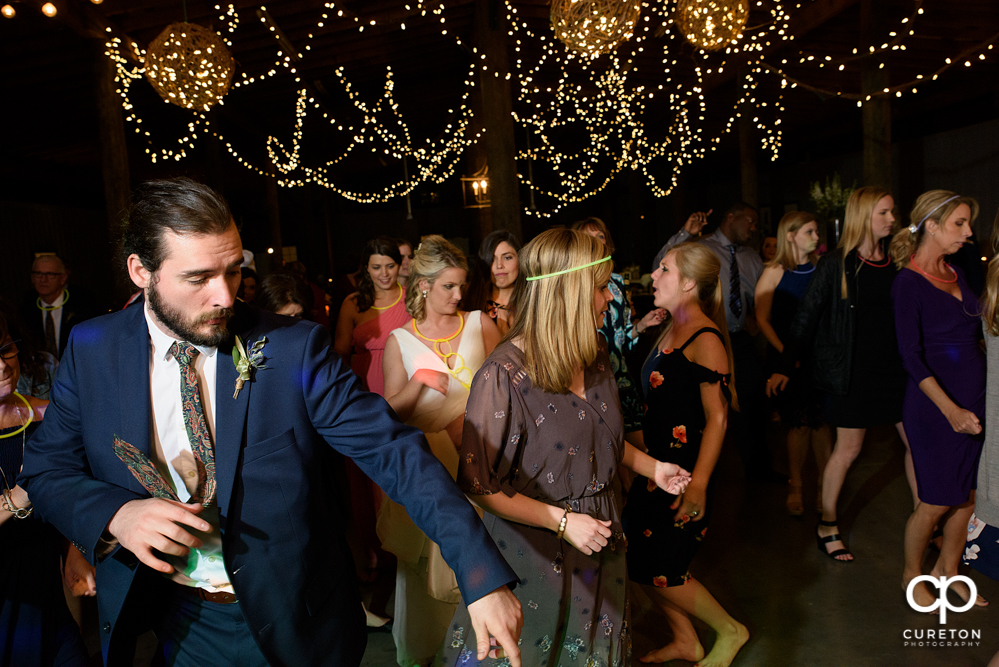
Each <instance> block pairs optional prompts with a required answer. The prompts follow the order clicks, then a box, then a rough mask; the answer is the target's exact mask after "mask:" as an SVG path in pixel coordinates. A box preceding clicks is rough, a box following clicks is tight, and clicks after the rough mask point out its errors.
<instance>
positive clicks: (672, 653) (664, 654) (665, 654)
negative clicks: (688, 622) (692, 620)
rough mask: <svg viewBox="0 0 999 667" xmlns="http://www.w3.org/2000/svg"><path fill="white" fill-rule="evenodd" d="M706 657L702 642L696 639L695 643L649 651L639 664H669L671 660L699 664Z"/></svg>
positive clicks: (667, 646) (678, 643) (668, 645)
mask: <svg viewBox="0 0 999 667" xmlns="http://www.w3.org/2000/svg"><path fill="white" fill-rule="evenodd" d="M703 657H704V647H703V646H701V642H699V641H697V638H696V637H695V638H694V641H693V642H684V643H683V644H681V643H680V642H676V641H674V642H672V643H670V644H667V645H666V646H663V647H662V648H661V649H658V650H655V651H649V652H648V653H646V654H645V655H643V656H642V657H641V658H639V659H638V661H639V662H644V663H653V664H661V663H664V662H669V661H670V660H686V661H687V662H697V661H698V660H700V659H701V658H703Z"/></svg>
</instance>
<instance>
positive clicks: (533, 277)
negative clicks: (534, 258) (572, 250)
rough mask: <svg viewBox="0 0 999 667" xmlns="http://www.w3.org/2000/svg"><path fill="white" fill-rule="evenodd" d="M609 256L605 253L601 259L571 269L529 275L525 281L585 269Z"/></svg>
mask: <svg viewBox="0 0 999 667" xmlns="http://www.w3.org/2000/svg"><path fill="white" fill-rule="evenodd" d="M610 258H611V256H610V255H607V256H606V257H604V258H603V259H598V260H597V261H595V262H590V263H589V264H583V265H581V266H574V267H572V268H571V269H563V270H561V271H556V272H555V273H546V274H545V275H543V276H531V277H530V278H528V279H527V282H531V281H532V280H541V279H542V278H552V277H554V276H560V275H562V274H563V273H572V272H573V271H579V270H580V269H585V268H586V267H588V266H594V265H595V264H602V263H603V262H606V261H607V260H609V259H610Z"/></svg>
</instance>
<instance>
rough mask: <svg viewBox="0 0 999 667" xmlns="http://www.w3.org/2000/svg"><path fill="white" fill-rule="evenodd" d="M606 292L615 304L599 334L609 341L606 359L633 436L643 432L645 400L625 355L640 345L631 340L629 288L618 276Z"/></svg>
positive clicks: (626, 428)
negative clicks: (627, 292) (635, 432)
mask: <svg viewBox="0 0 999 667" xmlns="http://www.w3.org/2000/svg"><path fill="white" fill-rule="evenodd" d="M607 289H608V290H609V291H610V293H611V296H613V297H614V300H613V301H610V302H609V303H608V304H607V312H606V313H604V324H603V326H602V327H600V333H602V334H603V335H604V338H605V339H607V356H608V357H610V364H611V370H613V371H614V379H615V380H616V381H617V388H618V394H619V396H620V398H621V411H622V412H623V413H624V432H625V433H631V432H632V431H638V430H641V428H642V413H643V412H644V408H643V405H642V396H641V394H640V393H639V391H638V387H636V386H635V383H634V382H633V381H632V379H631V373H629V372H628V364H627V362H625V360H624V355H625V353H626V352H630V351H631V350H632V349H633V348H634V347H635V344H636V343H637V342H638V337H637V336H635V337H634V338H632V336H631V330H632V329H633V328H634V325H633V324H632V323H631V308H630V307H629V306H628V297H627V296H626V294H625V293H626V291H627V289H628V288H627V286H626V285H625V284H624V278H622V277H621V274H619V273H612V274H611V277H610V282H609V283H607Z"/></svg>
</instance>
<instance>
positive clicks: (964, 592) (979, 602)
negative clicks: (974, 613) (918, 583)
mask: <svg viewBox="0 0 999 667" xmlns="http://www.w3.org/2000/svg"><path fill="white" fill-rule="evenodd" d="M930 576H931V577H935V578H937V579H939V578H940V577H942V576H946V575H944V574H942V573H940V572H938V571H937V570H931V571H930ZM950 590H952V591H954V592H955V593H957V597H959V598H961V601H962V602H965V603H967V602H968V596H969V595H971V589H969V588H968V585H967V584H965V583H964V582H963V581H955V582H953V583H952V584H951V585H950ZM975 606H976V607H988V606H989V601H988V600H986V599H985V598H983V597H982V596H981V595H978V596H976V597H975Z"/></svg>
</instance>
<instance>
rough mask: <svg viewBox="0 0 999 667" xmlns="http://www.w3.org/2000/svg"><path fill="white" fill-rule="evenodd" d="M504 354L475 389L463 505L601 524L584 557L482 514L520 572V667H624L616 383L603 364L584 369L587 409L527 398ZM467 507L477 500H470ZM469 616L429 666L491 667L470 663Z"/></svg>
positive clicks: (524, 383) (537, 395)
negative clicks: (528, 501) (563, 511)
mask: <svg viewBox="0 0 999 667" xmlns="http://www.w3.org/2000/svg"><path fill="white" fill-rule="evenodd" d="M522 363H523V354H522V353H521V351H520V350H519V349H518V348H517V347H516V346H514V345H512V344H511V343H505V344H503V345H500V346H499V347H497V348H496V350H495V351H494V352H493V353H492V355H490V357H489V358H488V359H487V360H486V362H485V363H484V364H483V365H482V368H481V369H480V370H479V372H478V373H477V374H476V376H475V380H474V381H473V382H472V389H471V395H470V396H469V399H468V406H467V410H466V413H465V428H464V437H463V440H462V446H461V448H460V449H459V452H458V453H459V457H460V464H459V470H458V484H459V486H460V487H461V488H462V489H463V490H464V491H465V492H466V493H469V494H472V495H473V496H474V495H485V494H492V493H506V494H507V495H510V496H512V495H514V494H515V493H521V494H523V495H525V496H528V497H530V498H533V499H535V500H539V501H541V502H544V503H547V504H550V505H555V506H557V507H565V506H569V507H571V508H572V510H573V511H574V512H582V513H586V514H589V515H591V516H593V517H595V518H598V519H603V520H610V521H611V530H612V531H613V535H612V538H611V540H610V544H608V546H607V547H605V548H604V549H602V550H601V551H600V552H599V553H595V554H593V555H591V556H586V555H584V554H583V553H582V552H580V551H579V550H577V549H576V548H575V547H573V546H572V545H570V544H569V543H568V542H566V541H564V540H558V539H556V537H555V533H554V532H552V531H551V530H545V529H541V528H533V527H529V526H525V525H522V524H519V523H514V522H510V521H506V520H504V519H501V518H499V517H497V516H495V515H493V514H490V513H488V512H486V514H485V516H484V517H483V523H485V525H486V528H487V529H488V530H489V533H490V534H491V535H492V537H493V540H494V541H495V542H496V545H497V547H498V548H499V549H500V551H501V553H502V554H503V555H504V557H505V558H506V560H507V562H508V563H509V564H510V566H511V567H512V568H513V569H514V571H515V572H516V573H517V576H518V578H519V581H518V583H517V586H516V587H515V589H514V594H515V595H516V596H517V598H518V599H519V600H520V603H521V607H522V609H523V614H524V628H523V631H522V633H521V647H520V648H521V656H522V659H523V664H524V666H525V667H529V666H538V667H540V666H542V665H545V666H547V665H560V664H561V665H579V666H580V667H617V666H624V665H630V645H631V637H630V632H629V629H628V609H627V581H626V578H627V566H626V562H625V555H624V540H623V533H622V526H621V521H620V510H621V505H622V500H621V488H620V483H619V482H618V479H617V475H616V472H617V466H618V465H619V463H620V460H621V457H622V455H623V453H624V441H623V431H622V418H621V412H620V409H619V407H618V405H619V404H618V399H617V384H616V382H615V381H614V376H613V375H612V373H611V372H610V364H609V362H608V360H607V358H606V354H605V353H603V352H602V353H601V354H600V356H599V357H598V358H597V361H596V362H595V363H594V364H593V365H592V366H590V367H589V368H588V369H586V372H585V375H584V386H585V387H586V400H583V399H581V398H579V397H578V396H576V395H575V394H572V393H568V394H550V393H546V392H543V391H540V390H538V389H536V388H534V387H533V385H532V384H531V381H530V379H529V378H528V377H527V372H526V371H525V370H524V369H523V368H522V367H521V364H522ZM473 499H474V498H473ZM475 652H476V651H475V633H474V632H473V631H472V626H471V622H470V620H469V616H468V610H467V608H466V607H465V605H464V604H460V605H459V606H458V611H457V612H456V614H455V617H454V620H453V621H452V623H451V627H450V628H449V630H448V635H447V638H446V639H445V642H444V645H443V646H442V647H441V650H440V652H439V653H438V655H437V659H436V661H435V663H434V664H435V665H447V666H449V667H454V666H457V667H473V666H475V665H480V664H481V665H488V666H489V667H500V666H502V665H505V664H508V663H507V662H506V661H505V659H504V660H493V659H490V658H487V659H486V660H484V661H482V662H481V663H480V662H479V661H478V660H477V659H476V655H475Z"/></svg>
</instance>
